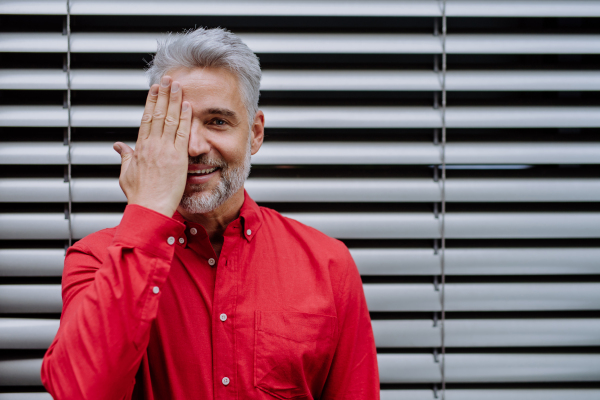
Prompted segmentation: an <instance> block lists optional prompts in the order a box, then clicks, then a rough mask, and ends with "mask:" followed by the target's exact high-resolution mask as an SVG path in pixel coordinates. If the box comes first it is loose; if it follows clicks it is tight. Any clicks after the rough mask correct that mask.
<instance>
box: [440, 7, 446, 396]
mask: <svg viewBox="0 0 600 400" xmlns="http://www.w3.org/2000/svg"><path fill="white" fill-rule="evenodd" d="M441 7H442V10H441V11H442V149H441V159H442V160H441V161H442V193H441V195H442V207H441V208H442V215H441V218H442V222H441V230H442V232H441V253H440V266H441V274H442V279H441V280H442V289H441V291H442V292H441V299H440V301H441V306H442V318H441V324H440V335H441V345H442V357H441V358H442V360H441V375H442V400H446V341H445V337H446V331H445V325H446V324H445V323H446V268H445V267H446V258H445V256H446V0H443V1H442V4H441Z"/></svg>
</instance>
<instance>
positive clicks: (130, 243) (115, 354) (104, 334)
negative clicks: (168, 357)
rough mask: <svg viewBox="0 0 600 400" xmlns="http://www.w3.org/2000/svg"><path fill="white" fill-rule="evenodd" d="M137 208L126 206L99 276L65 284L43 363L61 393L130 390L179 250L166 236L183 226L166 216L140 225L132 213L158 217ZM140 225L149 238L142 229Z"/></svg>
mask: <svg viewBox="0 0 600 400" xmlns="http://www.w3.org/2000/svg"><path fill="white" fill-rule="evenodd" d="M129 211H131V210H129ZM133 211H135V212H130V213H128V212H127V211H126V213H125V215H124V218H123V221H122V223H121V225H120V226H119V228H118V230H117V235H116V236H115V238H114V240H113V243H112V244H111V245H110V246H109V248H108V252H107V255H106V256H105V258H104V259H103V261H102V263H101V265H100V266H99V267H98V270H97V271H96V272H95V273H93V281H91V282H90V281H89V280H86V281H85V283H83V282H82V283H81V285H84V284H85V285H87V286H86V287H85V288H83V289H82V288H81V285H71V286H70V287H67V288H65V293H64V297H65V304H64V308H63V317H62V319H61V327H60V330H59V332H58V334H57V336H56V338H55V340H54V342H53V343H52V345H51V347H50V348H49V350H48V352H47V354H46V356H45V357H44V363H43V365H42V382H43V383H44V386H46V389H48V391H49V392H50V393H51V394H52V395H53V396H54V398H55V399H63V398H65V399H66V398H69V399H71V398H82V399H108V398H110V399H122V398H123V397H125V396H126V395H127V394H128V393H130V392H131V389H132V387H133V384H134V377H135V374H136V372H137V370H138V367H139V364H140V360H141V358H142V356H143V354H144V352H145V350H146V347H147V345H148V340H149V331H150V325H151V323H152V321H153V320H154V318H155V317H156V312H157V309H158V302H159V300H160V295H161V294H160V287H161V286H162V284H163V283H164V281H165V280H166V278H167V276H168V272H169V268H170V264H171V260H172V258H173V253H174V250H173V246H171V245H169V244H168V243H167V238H168V237H169V236H170V235H177V234H178V233H177V231H178V230H182V229H183V228H182V227H180V226H179V224H178V223H177V222H175V221H173V222H172V223H169V222H168V221H166V222H165V221H162V222H163V224H162V225H159V226H154V227H153V228H154V229H152V227H151V228H149V227H146V229H143V227H140V226H139V225H138V226H136V227H135V231H134V230H133V229H134V227H133V226H132V223H133V221H131V219H133V218H134V217H137V218H139V217H140V215H139V214H140V213H141V214H145V216H146V217H150V218H156V217H155V216H153V215H151V214H148V211H144V210H140V209H137V210H133ZM162 218H165V217H162ZM147 219H148V218H146V220H147ZM159 220H160V218H159ZM148 222H149V223H152V222H153V221H147V223H148ZM156 222H157V221H154V223H156ZM140 231H145V232H146V233H147V234H148V235H149V238H148V240H144V239H143V238H140V237H139V234H138V232H140ZM127 236H130V237H127ZM162 236H166V237H164V240H163V241H162V243H161V240H160V239H162ZM154 242H155V243H154ZM163 243H164V244H163ZM86 257H87V259H88V260H89V258H90V257H89V255H86V254H84V253H82V252H77V251H73V252H72V254H69V255H68V256H67V261H66V268H71V269H73V268H77V265H75V266H71V265H69V264H73V263H75V264H79V263H81V262H84V260H86ZM88 262H89V261H88ZM85 270H86V271H89V268H87V269H85ZM155 288H158V290H157V289H155ZM73 292H77V293H76V295H75V296H71V295H70V293H73ZM155 292H156V293H155Z"/></svg>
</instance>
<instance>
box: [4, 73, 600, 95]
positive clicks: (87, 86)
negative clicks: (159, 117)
mask: <svg viewBox="0 0 600 400" xmlns="http://www.w3.org/2000/svg"><path fill="white" fill-rule="evenodd" d="M71 88H72V89H73V90H144V91H145V90H148V81H147V79H146V76H145V73H144V71H138V70H126V69H123V70H102V69H98V70H86V69H79V70H77V69H75V70H71ZM260 88H261V90H263V91H440V90H442V88H441V79H440V76H439V73H436V72H433V71H393V70H378V71H368V70H367V71H344V70H338V71H332V70H306V71H305V70H299V71H288V70H268V69H267V70H264V71H263V74H262V79H261V86H260ZM0 89H12V90H15V89H17V90H18V89H20V90H31V89H34V90H66V89H67V77H66V72H63V71H62V70H16V69H3V70H0ZM446 90H447V91H560V90H566V91H597V90H600V72H597V71H478V70H474V71H448V72H447V73H446Z"/></svg>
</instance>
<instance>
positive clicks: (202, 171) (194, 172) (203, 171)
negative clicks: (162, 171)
mask: <svg viewBox="0 0 600 400" xmlns="http://www.w3.org/2000/svg"><path fill="white" fill-rule="evenodd" d="M216 170H217V167H213V168H208V169H197V170H188V174H191V175H207V174H210V173H213V172H215V171H216Z"/></svg>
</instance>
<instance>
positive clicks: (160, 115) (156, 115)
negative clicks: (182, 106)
mask: <svg viewBox="0 0 600 400" xmlns="http://www.w3.org/2000/svg"><path fill="white" fill-rule="evenodd" d="M152 118H154V119H164V118H165V113H164V111H162V110H154V112H153V113H152Z"/></svg>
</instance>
